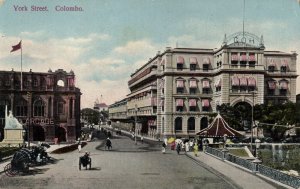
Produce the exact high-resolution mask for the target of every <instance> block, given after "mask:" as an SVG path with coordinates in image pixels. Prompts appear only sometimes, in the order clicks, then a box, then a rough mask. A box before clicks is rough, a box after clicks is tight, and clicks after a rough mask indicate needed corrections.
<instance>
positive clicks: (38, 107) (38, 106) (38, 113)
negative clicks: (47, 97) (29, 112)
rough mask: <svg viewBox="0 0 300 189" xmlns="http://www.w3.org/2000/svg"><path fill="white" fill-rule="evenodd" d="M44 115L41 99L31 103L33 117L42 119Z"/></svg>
mask: <svg viewBox="0 0 300 189" xmlns="http://www.w3.org/2000/svg"><path fill="white" fill-rule="evenodd" d="M44 115H45V104H44V102H43V100H42V99H39V100H36V101H35V102H34V103H33V116H35V117H43V116H44Z"/></svg>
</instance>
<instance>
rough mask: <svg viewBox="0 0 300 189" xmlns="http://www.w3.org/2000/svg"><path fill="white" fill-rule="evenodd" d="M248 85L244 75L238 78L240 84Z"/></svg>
mask: <svg viewBox="0 0 300 189" xmlns="http://www.w3.org/2000/svg"><path fill="white" fill-rule="evenodd" d="M247 85H248V81H247V78H246V77H241V78H240V86H247Z"/></svg>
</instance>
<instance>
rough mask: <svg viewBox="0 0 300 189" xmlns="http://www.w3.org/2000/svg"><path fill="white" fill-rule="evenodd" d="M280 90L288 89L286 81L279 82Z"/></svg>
mask: <svg viewBox="0 0 300 189" xmlns="http://www.w3.org/2000/svg"><path fill="white" fill-rule="evenodd" d="M279 87H280V89H288V82H287V81H285V80H282V81H280V82H279Z"/></svg>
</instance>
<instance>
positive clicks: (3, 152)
mask: <svg viewBox="0 0 300 189" xmlns="http://www.w3.org/2000/svg"><path fill="white" fill-rule="evenodd" d="M19 149H20V148H17V147H1V148H0V159H2V158H4V157H8V156H11V155H13V154H14V153H15V152H16V151H18V150H19Z"/></svg>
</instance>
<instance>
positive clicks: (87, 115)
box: [81, 108, 100, 125]
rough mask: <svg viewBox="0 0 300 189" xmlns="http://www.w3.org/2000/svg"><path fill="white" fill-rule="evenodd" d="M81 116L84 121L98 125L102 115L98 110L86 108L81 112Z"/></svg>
mask: <svg viewBox="0 0 300 189" xmlns="http://www.w3.org/2000/svg"><path fill="white" fill-rule="evenodd" d="M81 116H82V118H83V119H85V120H86V121H88V123H89V124H95V125H97V124H98V123H99V120H100V113H99V111H98V110H94V109H91V108H84V109H82V110H81Z"/></svg>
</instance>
